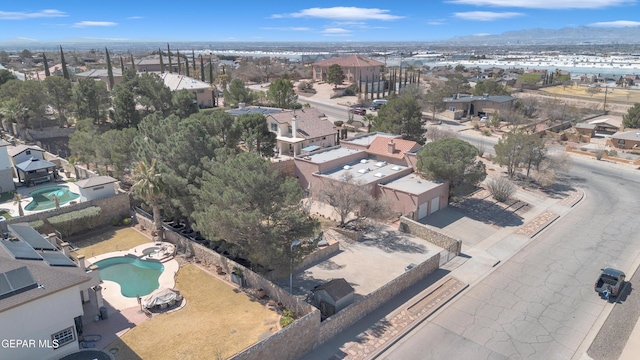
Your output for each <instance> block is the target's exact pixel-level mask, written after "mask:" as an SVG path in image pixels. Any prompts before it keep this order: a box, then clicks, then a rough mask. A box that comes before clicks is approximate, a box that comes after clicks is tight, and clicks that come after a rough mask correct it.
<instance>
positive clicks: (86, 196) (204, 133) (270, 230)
mask: <svg viewBox="0 0 640 360" xmlns="http://www.w3.org/2000/svg"><path fill="white" fill-rule="evenodd" d="M165 48H166V50H165ZM25 51H26V50H25ZM16 55H17V54H16ZM26 55H27V54H26V53H25V54H22V53H21V54H20V55H19V56H18V57H17V58H16V57H15V56H14V55H13V54H12V55H11V56H12V57H10V58H9V59H10V60H11V61H9V62H7V63H6V64H4V61H3V65H4V66H7V67H8V66H11V65H12V64H14V65H17V63H18V60H20V61H19V65H20V66H19V67H20V69H21V70H22V71H23V73H24V74H25V77H24V79H19V78H17V77H15V76H13V75H12V73H11V72H9V71H6V70H4V69H3V70H0V72H2V73H1V74H2V76H0V80H1V81H2V82H1V83H0V118H1V120H2V130H1V135H2V140H0V203H1V205H2V206H0V215H2V218H0V220H2V221H0V226H1V228H2V234H3V236H2V239H1V240H0V324H2V325H3V326H0V340H2V344H0V345H1V346H0V358H8V359H9V358H10V359H35V358H38V359H65V360H71V359H165V358H166V359H174V358H216V359H231V358H232V359H309V360H311V359H337V358H349V359H387V358H388V359H391V358H417V357H416V356H418V355H417V354H420V353H421V351H423V350H421V349H423V348H424V345H422V344H423V343H424V342H425V341H435V340H433V339H437V337H436V336H435V335H433V334H435V333H437V332H438V331H442V329H445V330H446V332H448V333H450V334H455V336H456V337H457V336H460V337H465V338H468V339H471V340H468V341H469V342H465V343H464V344H463V345H461V347H463V348H464V350H463V351H462V353H464V354H467V355H468V354H471V353H474V352H475V351H476V350H477V353H478V354H482V355H480V356H483V357H492V356H496V357H505V358H506V357H509V356H512V355H513V356H515V357H517V356H518V355H516V353H515V352H514V353H510V354H506V353H505V352H506V350H504V349H503V348H501V347H499V346H497V345H496V346H495V349H493V350H492V349H487V348H484V347H479V346H478V345H477V344H480V343H482V339H481V337H482V336H483V334H485V333H488V332H489V330H488V329H492V330H491V331H495V332H496V333H498V332H500V334H501V335H500V336H502V335H504V334H505V333H504V331H505V330H504V327H508V326H513V328H514V329H516V328H517V329H518V331H517V332H520V331H522V332H526V331H527V330H526V329H528V328H527V326H529V325H527V324H522V321H523V320H522V319H523V318H527V317H528V316H530V315H528V314H529V313H528V312H529V311H534V310H535V309H537V307H539V306H543V305H541V304H548V306H549V308H552V309H553V311H554V313H553V315H544V316H543V315H541V316H540V317H541V318H542V320H539V321H540V322H542V323H543V324H542V325H539V324H535V325H531V326H534V327H535V328H536V331H541V332H542V331H543V330H541V329H542V328H545V329H546V328H549V329H550V330H544V331H550V332H551V333H553V334H552V335H553V336H552V335H549V340H548V341H549V342H550V343H553V344H554V345H553V346H556V343H563V344H564V342H567V343H570V344H571V345H570V346H564V345H563V346H564V347H563V352H562V354H561V355H559V356H560V358H567V359H570V358H573V357H574V356H576V354H578V352H581V353H580V355H582V353H584V354H589V353H593V354H595V353H597V352H598V351H601V348H600V346H601V344H602V343H603V342H605V340H602V339H601V336H604V335H600V333H599V331H600V329H601V328H602V329H604V330H603V332H602V333H603V334H604V333H606V331H607V330H606V329H611V328H612V327H615V323H614V321H615V319H617V318H619V317H624V315H621V314H620V312H621V311H623V310H619V309H627V308H628V307H629V306H631V304H640V302H636V300H635V298H634V296H633V293H632V290H631V287H625V286H624V281H623V282H621V283H620V284H616V294H615V295H616V296H614V297H615V298H616V300H615V301H614V300H613V299H611V300H610V299H609V297H608V295H607V296H605V297H606V299H599V298H598V297H597V294H592V291H593V289H592V288H591V284H593V283H592V282H590V281H592V279H591V278H589V279H587V280H588V281H586V280H585V279H586V278H587V276H583V275H584V273H588V274H589V275H590V274H591V270H593V269H592V268H595V267H599V266H600V264H596V263H595V260H594V261H593V262H594V263H593V264H591V263H589V264H586V263H584V262H583V260H582V259H581V258H580V257H579V256H574V255H573V254H581V253H583V252H586V250H585V249H584V248H585V247H592V246H593V247H598V248H599V249H600V248H601V249H602V251H601V252H602V253H601V254H600V255H598V257H597V260H598V261H601V262H611V261H612V260H611V259H610V258H611V257H614V253H615V254H617V253H618V252H620V251H622V250H621V249H622V248H621V249H618V248H611V245H610V244H609V243H608V241H612V242H616V241H619V240H616V239H617V238H618V237H619V236H621V235H619V234H618V233H620V234H623V235H625V236H627V237H628V238H629V241H630V243H625V244H624V249H623V250H624V251H625V252H628V253H634V252H633V251H632V250H633V249H632V246H633V244H632V243H631V242H632V241H634V240H635V238H634V234H633V233H629V231H635V230H634V229H635V228H631V229H624V230H623V228H624V227H625V226H626V224H628V222H629V221H632V216H633V214H635V213H636V212H635V211H634V210H636V208H637V204H636V205H634V199H635V198H634V196H633V195H632V194H633V191H634V190H633V189H635V187H634V186H635V185H636V184H637V183H640V179H639V178H638V177H639V175H636V173H637V171H636V170H637V169H639V168H640V150H638V144H640V94H636V92H637V90H634V89H630V85H629V83H630V82H633V81H634V80H637V79H636V78H633V79H631V78H630V77H625V78H624V79H629V81H630V82H629V81H626V80H625V81H622V82H620V84H615V86H614V85H613V84H611V83H610V82H609V81H608V80H607V79H603V80H601V79H600V78H599V77H595V78H589V77H585V78H582V77H574V74H571V73H569V72H567V71H564V70H559V69H558V70H557V71H546V70H544V71H543V70H531V69H516V68H515V67H510V68H501V67H498V66H491V67H488V68H484V69H481V68H479V67H478V68H471V67H466V66H463V65H459V66H456V67H455V68H453V67H452V66H433V67H431V66H417V65H416V66H414V65H407V64H405V65H403V60H402V58H403V57H406V58H409V57H410V55H408V54H405V53H404V52H403V53H400V54H397V55H399V56H400V61H399V63H396V64H391V63H390V62H389V63H387V62H386V60H387V57H386V56H387V55H385V57H384V58H382V60H384V61H380V59H381V58H380V55H375V54H368V53H367V55H368V56H365V55H364V52H363V54H343V55H342V56H329V54H327V56H326V57H325V58H323V59H314V60H313V61H308V62H306V63H302V62H297V61H289V60H287V59H281V58H270V57H261V58H254V57H250V56H238V57H235V56H234V57H233V59H230V58H229V57H230V56H228V55H220V54H218V55H216V54H213V53H206V52H204V51H202V52H201V51H198V52H196V50H194V49H187V48H185V47H178V46H174V45H173V44H166V47H165V46H162V48H158V49H153V50H152V51H147V52H146V53H142V52H141V53H139V54H138V53H136V54H135V55H134V54H131V53H127V52H124V51H122V50H115V49H114V50H110V49H107V48H105V49H104V51H103V49H100V50H93V51H92V52H88V53H87V54H85V55H86V56H84V57H85V58H86V59H85V60H82V61H80V59H81V58H82V57H81V58H78V56H77V55H76V54H75V53H73V55H72V52H70V51H69V50H65V49H64V47H63V46H59V50H57V51H55V52H41V53H38V54H36V53H33V54H32V55H31V56H30V57H29V56H27V57H26V58H25V56H26ZM67 57H68V58H69V60H66V58H67ZM374 57H375V58H374ZM71 58H78V59H77V60H73V63H74V66H71V65H70V64H71ZM23 60H24V61H23ZM23 63H25V64H23ZM26 63H28V65H29V66H30V68H29V69H28V70H26V68H27V66H26ZM54 63H55V64H58V63H59V64H60V65H54V66H53V67H50V66H49V64H54ZM76 63H77V64H76ZM81 64H83V65H81ZM75 65H77V66H75ZM594 84H604V86H602V87H600V86H597V87H596V86H591V85H594ZM601 88H604V91H603V92H601V91H600V89H601ZM593 89H598V91H597V92H596V91H594V90H593ZM382 100H384V101H382ZM376 101H378V102H376ZM374 105H375V106H374ZM354 106H356V107H357V108H363V109H367V111H364V112H363V113H361V114H359V113H357V112H355V111H353V109H354ZM614 183H617V184H618V185H613V184H614ZM612 185H613V186H612ZM612 187H613V188H615V189H612ZM628 187H630V188H631V190H630V191H631V192H630V193H631V195H629V194H626V193H625V191H627V190H628ZM594 189H595V190H594ZM614 202H620V203H624V204H625V205H628V206H629V208H628V209H624V211H623V210H615V211H614V210H612V213H613V214H615V216H616V218H615V219H610V218H606V219H608V220H607V221H605V220H600V219H599V218H598V216H596V215H594V214H595V212H594V211H598V212H607V211H608V208H607V207H608V206H613V205H612V203H614ZM605 206H607V207H605ZM613 214H609V215H606V214H603V215H602V216H603V217H604V216H613ZM607 226H612V227H615V229H614V230H611V231H612V233H607V232H606V231H605V232H604V233H602V231H604V230H603V229H602V227H607ZM596 231H600V232H599V233H598V234H600V235H599V236H600V238H599V239H596V240H593V241H594V243H591V242H589V243H581V242H580V241H582V239H584V238H585V237H586V235H587V234H588V233H589V232H596ZM614 232H615V233H616V234H613V233H614ZM558 238H560V239H564V240H566V241H565V242H564V243H562V242H558V241H557V239H558ZM636 238H637V237H636ZM579 240H580V241H579ZM585 241H586V240H585ZM590 241H591V240H590ZM605 241H606V243H605ZM600 242H602V244H601V243H600ZM620 246H621V247H622V246H623V245H620ZM605 255H607V256H608V257H605ZM624 259H625V260H624V261H622V260H620V262H619V263H617V264H610V263H607V264H602V267H607V269H609V266H614V265H615V266H618V267H624V271H625V272H626V274H629V275H628V278H627V279H626V281H627V283H628V284H631V282H632V281H633V280H635V277H634V273H635V268H633V266H632V265H635V264H636V263H635V262H634V261H632V259H631V260H630V259H628V258H626V257H625V258H624ZM555 261H557V263H556V262H555ZM558 263H561V264H565V266H566V268H559V267H558V265H557V264H558ZM520 265H521V266H520ZM636 267H637V266H636ZM585 269H587V270H589V272H587V270H585ZM613 270H616V269H613ZM543 271H555V272H558V273H560V274H559V275H556V274H555V273H554V275H549V276H547V275H544V276H542V275H540V276H538V275H537V274H538V273H539V272H540V273H542V272H543ZM616 271H618V270H616ZM620 271H621V270H620ZM598 274H599V271H597V273H595V274H593V277H594V278H595V277H597V276H598ZM623 274H624V273H623ZM565 277H566V279H565ZM583 278H585V279H583ZM505 279H508V280H505ZM556 279H559V280H557V281H558V282H557V284H556V283H554V281H556ZM565 280H566V282H567V283H565V282H564V281H565ZM505 281H508V283H504V282H505ZM560 281H563V282H562V283H561V282H560ZM583 282H584V284H582V283H583ZM522 284H528V285H522ZM567 284H569V285H567ZM529 286H530V287H529ZM562 287H567V288H568V289H566V293H565V289H564V288H562ZM583 288H588V290H589V291H588V292H587V291H583V290H584V289H583ZM539 289H541V290H539ZM602 289H604V290H602ZM602 289H601V290H600V292H602V291H608V290H607V289H606V288H602ZM487 294H488V295H487ZM492 294H495V295H492ZM587 294H588V295H589V296H588V295H587ZM607 294H609V293H607ZM591 295H596V296H591ZM485 296H487V297H485ZM556 297H557V298H556ZM502 301H505V302H508V303H509V304H510V305H509V304H505V303H503V302H502ZM585 304H586V305H585ZM544 306H547V305H544ZM572 306H573V307H572ZM583 306H584V307H586V309H585V308H584V307H583ZM533 308H535V309H534V310H531V309H533ZM535 311H537V310H535ZM540 311H543V312H545V313H546V311H545V310H544V309H543V310H540ZM576 316H578V317H580V316H581V317H582V318H583V319H584V321H583V322H582V323H580V324H574V328H572V329H571V331H572V332H571V339H570V340H567V339H565V338H561V337H560V336H559V335H557V334H558V333H562V332H563V331H568V330H566V329H565V328H563V327H562V322H563V321H565V320H566V321H569V320H568V319H569V318H574V317H576ZM450 319H455V321H449V320H450ZM609 319H611V320H609ZM636 320H637V319H636ZM545 321H546V322H548V323H546V322H545ZM634 321H635V320H634ZM498 323H499V324H500V326H501V327H502V328H501V329H500V330H496V329H493V327H495V324H498ZM595 323H598V324H599V327H598V328H596V327H592V326H591V325H592V324H595ZM9 324H14V326H9ZM511 324H513V325H511ZM632 325H633V324H632ZM521 326H522V327H521ZM632 327H633V326H631V328H632ZM514 331H515V330H514ZM440 335H441V334H439V336H440ZM451 336H454V335H451ZM504 336H506V335H504ZM509 336H511V335H509ZM541 336H543V335H541ZM545 336H546V335H545ZM554 336H557V338H556V337H554ZM627 337H628V339H629V340H628V341H629V342H632V341H634V340H635V339H637V338H640V335H639V334H638V332H636V331H633V332H632V331H631V330H629V334H628V335H627ZM293 339H295V341H294V340H293ZM443 341H444V340H443ZM447 341H449V340H447ZM487 341H488V340H487ZM491 341H494V340H491ZM624 341H626V339H624ZM492 344H493V343H492ZM436 345H437V344H436ZM623 345H624V344H623ZM528 346H531V347H532V348H533V347H536V348H537V350H536V351H539V354H544V355H539V356H540V357H538V354H534V355H531V356H529V358H549V357H547V356H546V355H549V354H548V353H547V352H545V351H546V350H545V349H544V348H540V346H541V345H540V344H538V343H535V344H534V343H532V344H528ZM435 348H438V347H437V346H434V349H435ZM443 348H444V347H443ZM623 348H624V346H623V347H621V349H620V351H622V349H623ZM629 351H630V350H629ZM498 353H499V354H500V356H498V355H496V354H498ZM444 354H445V350H441V349H439V348H438V349H437V350H433V352H432V353H431V355H429V356H430V357H428V358H445V356H444ZM618 355H620V354H618ZM441 356H442V357H441ZM465 356H466V355H464V356H463V357H460V358H466V357H465ZM525 357H526V356H525Z"/></svg>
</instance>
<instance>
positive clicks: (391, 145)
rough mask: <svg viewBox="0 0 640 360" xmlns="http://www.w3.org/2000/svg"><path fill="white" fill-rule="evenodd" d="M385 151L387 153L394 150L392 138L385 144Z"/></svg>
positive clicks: (391, 152) (394, 145)
mask: <svg viewBox="0 0 640 360" xmlns="http://www.w3.org/2000/svg"><path fill="white" fill-rule="evenodd" d="M387 151H388V152H389V154H393V152H394V151H396V144H394V142H393V139H391V140H389V143H388V144H387Z"/></svg>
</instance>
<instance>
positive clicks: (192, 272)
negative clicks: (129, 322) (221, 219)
mask: <svg viewBox="0 0 640 360" xmlns="http://www.w3.org/2000/svg"><path fill="white" fill-rule="evenodd" d="M176 288H177V289H178V290H180V292H181V294H182V295H183V296H184V297H185V299H186V306H185V307H184V308H183V309H181V310H179V311H176V312H172V313H168V314H163V315H158V316H154V317H153V318H151V319H149V320H147V321H145V322H143V323H141V324H139V325H138V326H136V327H134V328H133V329H131V330H129V331H128V332H127V333H126V334H124V335H123V336H122V337H121V338H119V339H117V340H116V341H114V342H113V343H112V344H111V345H108V346H107V347H106V348H105V350H107V351H108V352H110V353H112V354H114V356H115V358H116V359H123V360H124V359H126V360H129V359H204V358H206V359H226V358H229V357H231V356H233V355H234V354H236V353H238V352H240V351H242V350H243V349H245V348H247V347H249V346H251V345H253V344H254V343H256V342H258V341H259V340H262V339H264V338H266V337H268V336H269V335H271V334H272V333H274V332H276V331H277V330H278V321H279V318H280V316H279V315H278V313H276V312H274V311H271V310H268V309H267V308H265V307H264V306H263V305H261V304H260V303H259V302H256V301H253V300H252V299H250V298H249V297H247V295H245V294H243V293H242V292H239V291H238V290H236V289H235V288H233V287H231V286H230V285H229V284H226V283H225V282H223V281H221V280H219V279H217V278H215V277H214V276H212V275H211V274H208V273H207V272H206V271H204V270H202V269H200V268H199V267H197V266H195V265H193V264H188V265H186V266H183V267H181V268H180V271H179V272H178V274H177V275H176Z"/></svg>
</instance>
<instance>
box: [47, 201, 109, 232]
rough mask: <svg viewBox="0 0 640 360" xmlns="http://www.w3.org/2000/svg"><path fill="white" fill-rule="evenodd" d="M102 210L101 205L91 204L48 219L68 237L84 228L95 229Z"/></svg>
mask: <svg viewBox="0 0 640 360" xmlns="http://www.w3.org/2000/svg"><path fill="white" fill-rule="evenodd" d="M100 212H101V209H100V208H99V207H97V206H91V207H88V208H86V209H82V210H76V211H71V212H68V213H65V214H61V215H56V216H52V217H50V218H48V219H47V221H48V222H49V224H51V226H53V227H54V229H56V230H58V231H60V232H61V233H62V234H63V235H64V236H65V237H68V236H71V235H73V234H75V233H77V232H79V231H81V230H84V229H93V228H94V227H95V226H96V223H97V220H98V218H99V217H100Z"/></svg>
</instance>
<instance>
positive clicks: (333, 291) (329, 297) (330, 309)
mask: <svg viewBox="0 0 640 360" xmlns="http://www.w3.org/2000/svg"><path fill="white" fill-rule="evenodd" d="M353 301H354V289H353V287H352V286H351V285H350V284H349V283H348V282H347V281H346V280H345V279H343V278H340V279H333V280H331V281H328V282H326V283H324V284H322V285H318V286H316V287H315V288H313V303H314V305H315V306H316V307H317V308H318V309H320V313H321V314H322V317H323V318H325V319H326V318H328V317H329V316H331V315H333V314H335V313H337V312H338V311H340V310H342V309H344V308H346V307H347V306H349V305H351V304H353Z"/></svg>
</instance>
